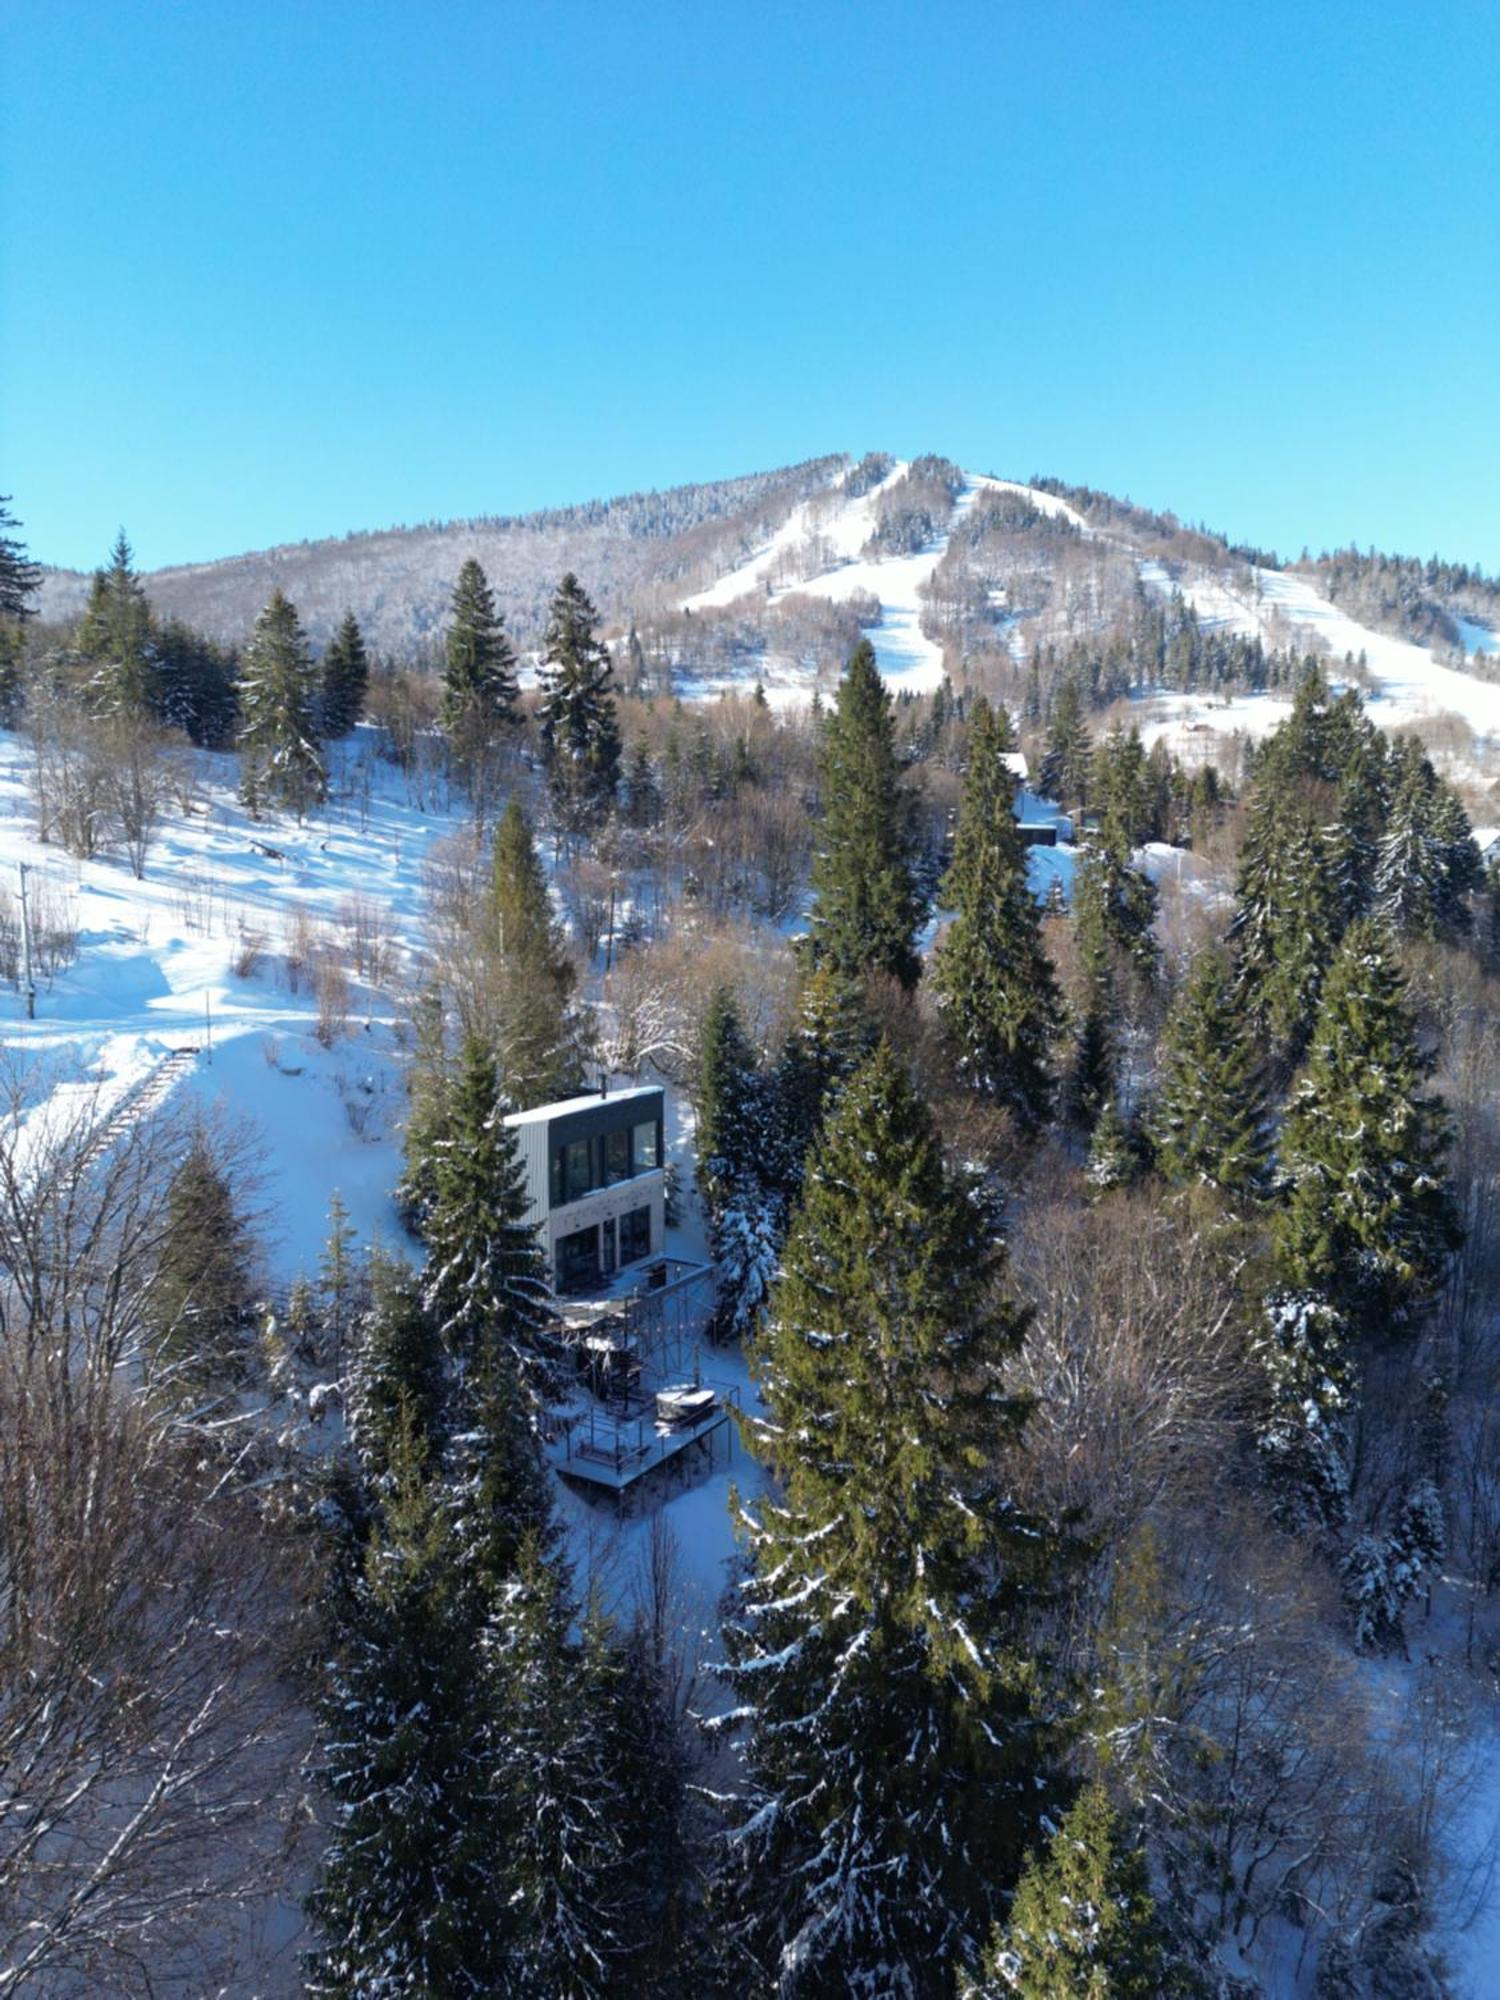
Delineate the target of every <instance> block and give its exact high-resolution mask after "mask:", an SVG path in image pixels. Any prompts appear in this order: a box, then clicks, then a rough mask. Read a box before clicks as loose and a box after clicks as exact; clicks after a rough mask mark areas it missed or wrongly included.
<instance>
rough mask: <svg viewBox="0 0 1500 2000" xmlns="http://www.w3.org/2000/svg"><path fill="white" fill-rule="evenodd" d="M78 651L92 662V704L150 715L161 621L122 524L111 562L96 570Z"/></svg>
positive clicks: (111, 710)
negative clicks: (147, 593)
mask: <svg viewBox="0 0 1500 2000" xmlns="http://www.w3.org/2000/svg"><path fill="white" fill-rule="evenodd" d="M78 650H79V652H80V653H81V654H82V655H83V657H84V659H85V660H86V661H88V662H89V665H90V667H91V669H92V676H91V679H90V681H89V684H88V697H89V701H90V704H91V706H93V707H94V708H95V709H97V710H98V711H99V712H100V713H101V714H105V715H129V716H143V715H147V714H150V713H152V712H153V711H154V709H155V708H156V706H157V703H158V698H159V685H158V661H157V650H156V621H155V619H154V618H153V617H152V615H151V606H150V604H149V603H148V602H147V600H146V592H145V589H144V587H143V585H142V583H141V580H140V578H139V577H138V576H137V575H136V572H135V558H134V555H133V553H132V551H131V547H130V543H129V541H128V540H127V539H126V536H125V530H124V529H123V528H122V529H121V530H120V532H119V534H118V535H117V536H116V538H115V545H114V547H113V549H112V550H111V551H110V559H109V565H108V567H107V568H105V569H99V570H95V572H94V580H93V584H92V587H91V589H90V592H89V601H88V607H87V609H86V610H85V612H84V614H83V622H82V624H81V625H80V626H79V628H78Z"/></svg>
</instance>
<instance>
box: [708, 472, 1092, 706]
mask: <svg viewBox="0 0 1500 2000" xmlns="http://www.w3.org/2000/svg"><path fill="white" fill-rule="evenodd" d="M908 468H909V461H908V460H905V459H898V460H897V461H896V463H895V464H894V465H893V467H892V468H891V470H890V472H888V473H887V474H886V476H885V478H884V479H882V480H881V481H880V483H879V484H878V485H877V486H873V487H871V488H870V490H869V492H868V493H862V494H859V495H857V496H854V497H850V496H849V495H847V494H845V493H844V491H843V481H842V480H839V481H836V482H835V483H834V485H833V486H832V487H831V488H830V489H829V490H828V491H827V492H826V493H820V494H816V495H814V496H813V498H811V499H809V500H804V501H801V502H800V503H799V504H798V505H797V506H796V507H794V508H793V510H792V512H791V514H790V515H789V516H788V518H787V520H786V521H784V522H783V523H782V525H781V527H780V528H778V529H777V531H776V533H775V534H774V535H773V536H771V538H770V539H769V540H768V541H767V542H766V544H765V545H764V547H762V548H760V549H758V550H757V551H756V552H755V554H754V555H752V556H750V557H749V558H748V559H747V560H746V561H745V562H743V563H741V564H740V565H739V566H738V567H737V568H735V569H732V570H729V571H727V572H726V573H725V574H724V575H723V576H721V577H719V578H718V579H717V580H716V581H715V582H714V583H713V584H711V585H710V586H709V588H708V589H706V590H701V591H698V592H696V593H695V594H694V595H693V596H691V597H688V598H685V599H684V600H683V609H684V610H688V611H706V610H723V609H726V608H727V607H728V606H730V605H732V604H735V603H737V602H739V601H740V600H742V599H745V598H753V599H756V600H759V601H761V602H763V603H767V604H775V603H776V602H777V601H778V600H779V599H782V598H786V597H790V596H802V597H815V598H822V599H823V600H825V601H826V602H829V603H840V602H847V601H848V600H849V599H851V598H854V597H856V596H861V595H868V596H870V597H874V598H876V599H878V601H879V604H880V618H879V622H878V623H877V624H875V625H872V626H871V627H870V628H869V634H868V636H869V639H870V642H871V644H872V645H873V646H874V648H875V659H876V662H877V664H878V666H879V668H880V672H881V674H882V676H883V678H884V679H885V680H886V681H888V682H889V683H890V684H891V685H892V687H894V688H897V689H905V690H906V691H908V692H910V693H914V694H930V693H931V692H932V691H933V689H935V688H937V687H939V686H940V685H941V683H942V679H943V649H942V647H941V646H940V645H938V644H937V642H936V641H935V640H932V639H930V638H928V637H927V635H926V633H924V632H923V630H922V612H923V608H924V607H923V599H922V589H923V586H924V585H925V584H927V583H928V582H929V581H930V580H931V577H932V574H933V571H934V570H935V569H936V568H937V566H938V564H939V563H940V562H941V561H942V559H943V556H944V554H945V553H946V551H947V548H948V544H949V542H950V541H951V539H952V536H953V532H954V530H955V529H956V528H957V526H958V525H959V523H961V522H962V521H963V519H964V518H965V516H966V515H968V514H970V513H972V512H973V509H974V506H975V503H976V502H977V501H978V499H979V497H980V495H981V494H982V493H984V492H986V491H988V492H994V493H1013V494H1020V495H1023V496H1024V497H1025V498H1027V499H1028V500H1030V501H1031V502H1032V503H1033V504H1034V505H1035V506H1036V507H1038V508H1039V509H1040V510H1041V511H1042V512H1044V513H1048V514H1056V515H1061V516H1063V517H1065V518H1066V519H1068V520H1070V521H1072V522H1073V524H1074V525H1075V526H1077V527H1082V526H1083V522H1082V519H1081V517H1080V516H1079V515H1078V514H1077V513H1076V512H1075V511H1074V510H1073V509H1072V508H1071V507H1069V506H1068V505H1067V503H1066V502H1065V501H1062V500H1059V499H1058V498H1057V497H1056V496H1055V495H1053V494H1051V493H1042V492H1039V491H1037V490H1036V489H1035V488H1033V487H1029V486H1020V485H1017V484H1016V483H1015V482H1014V481H1012V480H1008V479H993V478H990V477H989V476H988V475H986V474H983V473H978V474H965V476H964V482H965V483H964V486H963V490H962V491H961V492H960V494H959V496H958V500H957V502H956V503H955V506H954V510H953V517H952V521H951V523H950V525H949V529H948V532H947V533H946V534H944V535H942V536H940V537H939V538H938V539H937V540H935V541H934V542H933V543H932V544H931V545H930V546H929V547H927V548H925V549H922V550H919V551H918V552H917V553H916V554H915V555H903V556H886V557H869V556H866V555H864V554H863V553H862V551H863V549H864V546H865V544H866V542H867V541H868V540H869V538H870V536H871V535H872V534H873V533H874V530H875V523H876V518H877V513H878V506H879V502H880V500H881V498H882V496H883V495H885V494H886V493H888V492H889V491H890V489H891V488H892V487H893V486H894V485H895V484H896V483H897V481H898V480H900V479H901V478H902V477H903V475H904V474H905V473H906V472H907V470H908ZM809 554H814V559H815V560H816V561H817V562H818V563H819V565H820V566H819V567H817V568H816V569H814V571H813V572H812V573H811V574H810V575H807V576H805V577H800V578H799V576H798V574H797V572H798V570H799V569H800V568H801V567H803V559H804V558H805V557H806V556H807V555H809ZM738 685H740V682H739V680H738V678H735V679H730V678H717V679H711V680H703V681H697V682H693V683H690V684H685V685H684V690H683V691H684V692H685V693H690V694H693V695H699V696H702V695H708V694H715V693H718V692H720V691H721V690H722V689H724V688H727V687H732V686H738ZM811 688H812V683H811V680H810V678H809V676H808V674H807V673H806V671H805V670H802V669H800V668H798V669H795V670H793V671H791V672H787V671H786V670H778V668H777V666H776V664H775V663H772V665H771V666H770V668H769V670H768V672H767V675H766V694H767V698H768V700H770V701H772V702H773V703H776V704H778V705H785V704H787V703H789V702H796V701H803V700H806V699H807V698H808V696H809V695H810V693H811Z"/></svg>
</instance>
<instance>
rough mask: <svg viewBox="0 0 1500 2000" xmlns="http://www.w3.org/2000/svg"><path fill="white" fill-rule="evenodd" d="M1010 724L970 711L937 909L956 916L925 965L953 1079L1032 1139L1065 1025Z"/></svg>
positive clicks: (1048, 1103) (982, 706) (1048, 1102)
mask: <svg viewBox="0 0 1500 2000" xmlns="http://www.w3.org/2000/svg"><path fill="white" fill-rule="evenodd" d="M1010 734H1011V732H1010V728H1009V720H1008V718H1006V717H1005V714H1004V711H1003V710H1001V711H1000V714H999V715H998V716H997V715H996V713H995V712H994V711H993V710H992V709H991V708H990V706H989V704H988V702H986V701H985V700H984V699H983V698H982V697H979V698H977V699H976V700H975V702H974V703H973V705H972V706H971V709H970V718H969V743H968V768H967V770H966V772H965V774H964V789H963V798H962V801H961V803H960V806H959V813H958V829H957V833H956V836H955V839H954V847H953V859H952V863H951V865H950V866H949V869H948V874H947V877H946V880H945V881H944V883H943V887H942V890H941V892H940V900H941V901H942V902H944V903H946V904H947V905H949V906H950V907H951V908H952V909H953V911H954V918H953V921H952V923H951V924H949V926H948V928H947V929H946V930H945V931H944V932H943V935H942V939H941V942H940V943H939V945H938V948H937V951H936V954H935V956H934V960H933V966H932V984H933V991H934V994H935V996H936V999H937V1004H938V1009H939V1014H940V1019H941V1022H942V1028H943V1035H944V1040H945V1043H946V1045H947V1047H948V1049H949V1051H950V1053H951V1055H952V1058H953V1062H954V1065H955V1067H956V1069H957V1071H958V1075H959V1077H960V1078H961V1079H962V1081H963V1082H965V1083H966V1084H968V1085H969V1087H970V1088H971V1089H972V1090H975V1091H977V1092H978V1093H979V1094H980V1095H981V1096H983V1097H986V1098H989V1099H990V1100H991V1101H992V1102H994V1103H997V1104H1001V1105H1004V1106H1005V1107H1006V1108H1007V1109H1008V1110H1010V1111H1011V1112H1013V1113H1014V1115H1015V1117H1016V1118H1017V1119H1018V1120H1019V1122H1020V1123H1021V1125H1022V1126H1024V1127H1025V1128H1027V1129H1028V1130H1034V1129H1035V1128H1036V1127H1037V1126H1039V1125H1041V1124H1043V1123H1044V1122H1045V1120H1046V1118H1047V1117H1048V1115H1049V1113H1050V1111H1051V1108H1052V1101H1053V1093H1054V1087H1055V1079H1054V1077H1053V1073H1052V1066H1051V1047H1052V1044H1053V1042H1054V1040H1055V1039H1056V1036H1057V1032H1058V1027H1059V1024H1060V1020H1061V1016H1062V999H1061V995H1060V994H1059V992H1058V988H1057V981H1056V979H1055V978H1054V977H1053V972H1052V962H1051V960H1050V959H1049V958H1048V956H1047V952H1046V948H1045V946H1044V945H1043V943H1042V927H1041V914H1040V911H1039V910H1038V908H1037V903H1036V898H1035V897H1034V896H1033V895H1032V893H1031V886H1030V883H1029V881H1028V879H1027V869H1026V848H1025V846H1024V844H1023V842H1022V840H1021V831H1020V828H1019V826H1018V825H1017V823H1016V816H1015V810H1014V793H1015V780H1014V778H1013V777H1012V775H1011V772H1010V770H1009V768H1008V767H1007V765H1006V763H1005V761H1004V746H1005V744H1006V742H1007V740H1008V738H1009V736H1010Z"/></svg>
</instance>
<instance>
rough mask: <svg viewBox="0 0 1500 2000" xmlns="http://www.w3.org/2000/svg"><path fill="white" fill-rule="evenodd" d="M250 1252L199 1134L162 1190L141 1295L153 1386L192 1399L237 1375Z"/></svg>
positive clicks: (245, 1331)
mask: <svg viewBox="0 0 1500 2000" xmlns="http://www.w3.org/2000/svg"><path fill="white" fill-rule="evenodd" d="M250 1249H251V1246H250V1232H249V1230H248V1228H247V1227H246V1225H245V1221H244V1218H243V1217H242V1215H241V1214H240V1211H239V1205H238V1203H237V1202H236V1201H235V1197H234V1190H233V1189H232V1188H231V1187H230V1185H229V1181H228V1179H227V1178H226V1176H225V1174H224V1172H223V1170H222V1168H221V1167H220V1165H219V1162H218V1161H217V1160H216V1159H215V1157H214V1153H213V1149H212V1147H211V1145H210V1144H209V1142H208V1140H207V1138H206V1137H204V1136H203V1135H201V1134H200V1135H199V1136H198V1137H196V1138H195V1139H194V1141H193V1144H192V1145H191V1146H190V1148H189V1149H188V1153H187V1156H186V1158H185V1159H184V1160H183V1162H182V1164H181V1166H179V1167H178V1169H177V1171H176V1172H175V1173H174V1174H173V1176H172V1179H171V1182H170V1183H169V1185H168V1188H167V1198H166V1210H165V1214H164V1216H163V1227H162V1248H161V1257H160V1260H159V1261H158V1264H157V1267H156V1271H155V1273H154V1275H153V1277H152V1280H151V1285H150V1290H149V1292H148V1293H147V1299H146V1316H147V1320H148V1322H149V1326H150V1356H149V1363H148V1368H149V1373H150V1375H151V1377H152V1379H153V1381H154V1382H155V1383H156V1384H157V1385H158V1386H161V1387H164V1388H167V1389H169V1390H170V1392H171V1393H173V1394H174V1395H191V1394H194V1393H196V1392H199V1391H201V1390H202V1389H204V1388H206V1387H210V1386H214V1385H216V1386H218V1387H220V1388H223V1387H224V1386H226V1384H229V1383H232V1382H234V1381H235V1380H237V1379H238V1378H239V1377H240V1376H241V1375H242V1374H243V1372H244V1368H245V1363H246V1360H247V1358H248V1352H249V1338H248V1335H249V1328H250V1319H251V1307H252V1303H253V1299H252V1289H251V1276H250Z"/></svg>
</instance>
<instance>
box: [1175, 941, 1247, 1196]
mask: <svg viewBox="0 0 1500 2000" xmlns="http://www.w3.org/2000/svg"><path fill="white" fill-rule="evenodd" d="M1149 1123H1150V1137H1151V1142H1152V1146H1153V1148H1154V1151H1155V1156H1156V1166H1157V1169H1158V1171H1159V1172H1160V1173H1161V1175H1162V1176H1163V1178H1164V1179H1166V1180H1168V1181H1170V1182H1172V1183H1173V1184H1174V1185H1175V1186H1178V1187H1185V1186H1188V1185H1190V1184H1191V1183H1193V1182H1196V1181H1207V1182H1208V1184H1209V1185H1210V1187H1216V1188H1218V1189H1220V1190H1221V1192H1223V1193H1224V1194H1226V1195H1229V1196H1230V1197H1231V1198H1233V1199H1243V1198H1251V1199H1253V1198H1255V1197H1256V1196H1258V1195H1260V1194H1262V1193H1264V1192H1265V1187H1266V1175H1267V1167H1268V1155H1269V1146H1268V1142H1267V1137H1266V1102H1265V1089H1264V1085H1263V1083H1262V1081H1261V1074H1260V1062H1259V1058H1258V1055H1257V1051H1256V1049H1255V1047H1254V1045H1253V1044H1252V1042H1251V1040H1250V1037H1249V1035H1248V1033H1247V1032H1246V1028H1245V1023H1244V1019H1243V1016H1242V1015H1241V1013H1240V1010H1239V1008H1238V1007H1237V1006H1236V1005H1235V996H1234V975H1233V971H1232V969H1231V967H1230V965H1229V963H1228V961H1227V960H1226V959H1225V957H1224V955H1223V954H1222V953H1221V952H1219V951H1215V950H1207V951H1202V952H1200V953H1199V954H1198V956H1197V957H1196V958H1195V959H1194V961H1193V964H1192V968H1191V970H1190V971H1189V973H1188V977H1187V979H1186V981H1185V983H1184V985H1183V988H1182V991H1181V993H1180V994H1179V995H1178V998H1177V1002H1176V1005H1175V1006H1174V1007H1173V1009H1172V1012H1171V1014H1170V1015H1169V1017H1168V1019H1167V1025H1166V1028H1165V1030H1164V1032H1163V1035H1162V1041H1161V1055H1160V1062H1159V1067H1158V1072H1157V1084H1156V1098H1155V1102H1154V1104H1153V1106H1152V1110H1151V1116H1150V1121H1149Z"/></svg>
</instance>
